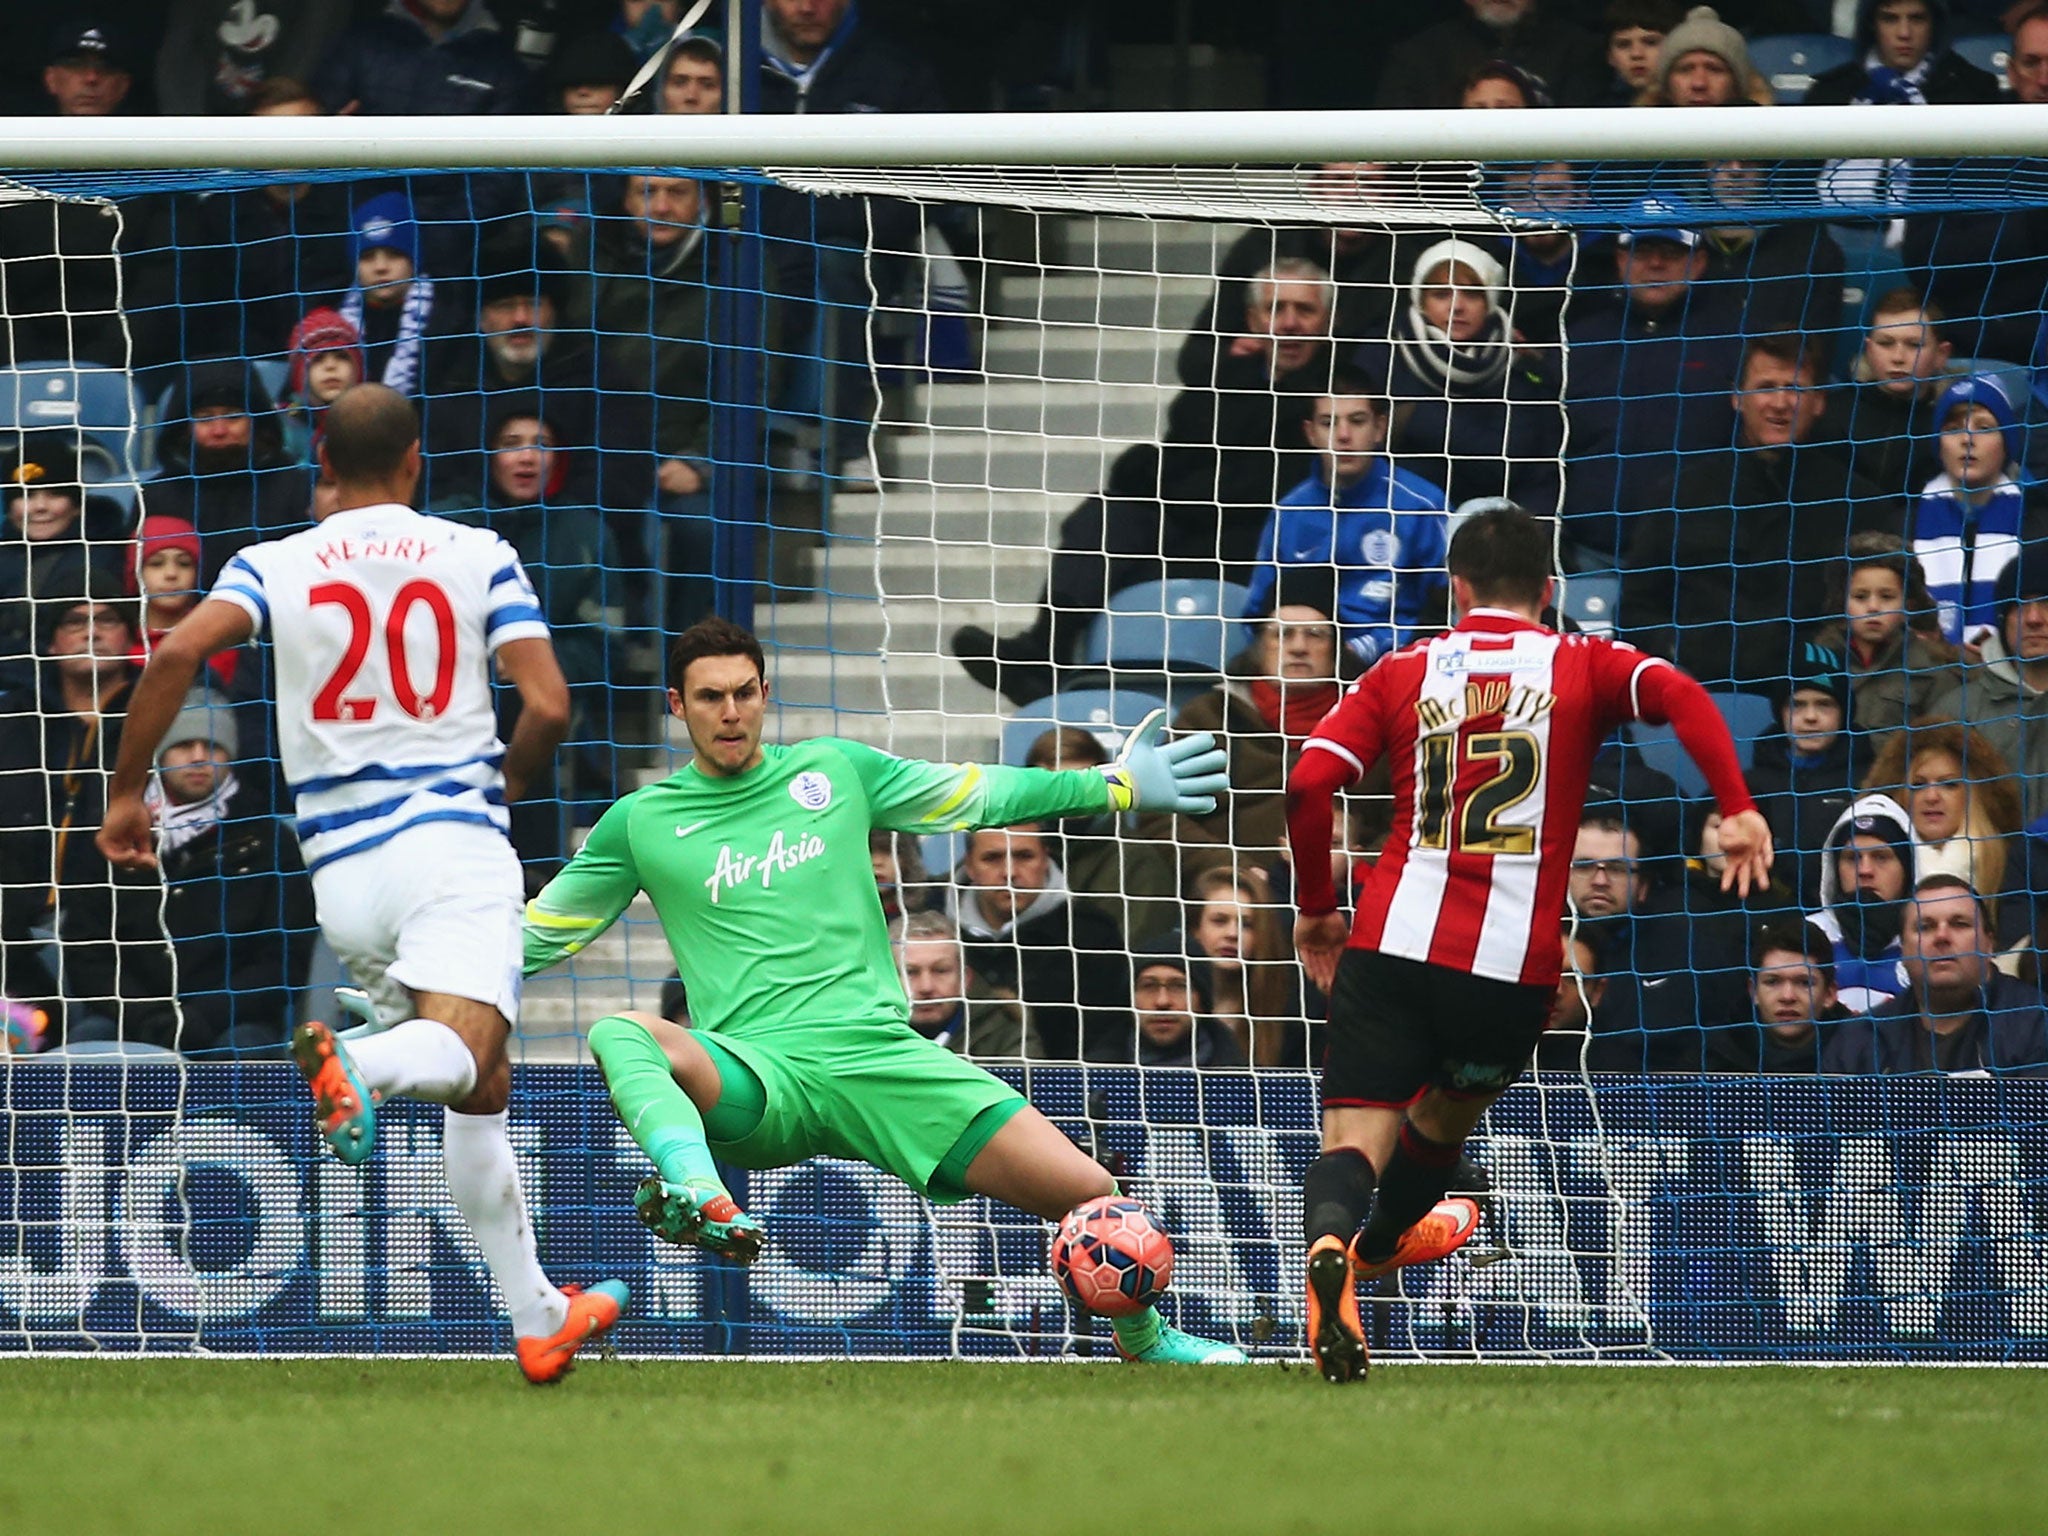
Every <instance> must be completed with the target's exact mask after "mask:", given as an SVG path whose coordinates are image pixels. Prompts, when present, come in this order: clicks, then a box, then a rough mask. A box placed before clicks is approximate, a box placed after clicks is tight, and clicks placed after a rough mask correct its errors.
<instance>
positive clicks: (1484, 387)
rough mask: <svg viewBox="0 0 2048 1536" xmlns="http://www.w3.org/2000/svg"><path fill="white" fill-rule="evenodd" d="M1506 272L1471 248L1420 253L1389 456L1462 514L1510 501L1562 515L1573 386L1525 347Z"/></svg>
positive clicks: (1463, 243)
mask: <svg viewBox="0 0 2048 1536" xmlns="http://www.w3.org/2000/svg"><path fill="white" fill-rule="evenodd" d="M1506 285H1507V272H1506V270H1505V269H1504V268H1503V267H1502V266H1501V264H1500V262H1499V261H1498V260H1496V259H1495V258H1494V256H1493V254H1492V253H1491V252H1490V251H1487V250H1486V249H1485V248H1483V247H1481V246H1478V245H1475V244H1474V243H1473V242H1471V241H1469V240H1440V241H1438V242H1437V243H1436V244H1435V245H1432V246H1430V247H1428V248H1427V249H1425V250H1424V251H1422V252H1421V254H1420V255H1418V256H1417V257H1416V259H1415V266H1414V268H1413V269H1412V271H1411V272H1410V274H1409V279H1408V301H1407V303H1406V305H1404V306H1403V309H1402V312H1401V315H1400V317H1399V318H1398V320H1397V321H1396V324H1395V337H1394V366H1393V371H1392V374H1391V376H1390V378H1389V381H1388V385H1387V392H1388V394H1389V395H1391V396H1392V397H1393V406H1394V416H1393V429H1392V431H1391V433H1390V434H1389V436H1388V439H1387V448H1388V451H1389V452H1390V453H1391V454H1392V456H1393V458H1394V460H1395V461H1396V462H1397V463H1399V464H1400V466H1401V468H1402V469H1403V470H1404V471H1406V472H1407V473H1408V474H1411V475H1414V476H1416V477H1417V478H1419V479H1421V480H1425V481H1428V482H1429V483H1430V484H1432V485H1438V486H1441V487H1442V488H1443V491H1444V496H1445V499H1446V501H1447V503H1448V504H1449V505H1451V506H1454V507H1455V506H1457V505H1459V504H1460V503H1462V502H1467V501H1472V500H1474V499H1476V498H1481V497H1495V496H1505V497H1507V498H1508V499H1510V500H1512V501H1514V502H1515V503H1516V504H1517V505H1519V506H1521V507H1522V508H1523V509H1524V510H1525V511H1528V512H1532V513H1534V514H1536V515H1537V516H1538V517H1550V516H1553V515H1555V513H1556V511H1557V499H1558V479H1559V475H1558V465H1557V456H1558V450H1559V449H1560V448H1561V447H1562V446H1563V442H1564V409H1563V405H1562V402H1561V399H1560V395H1561V388H1562V386H1561V385H1560V383H1559V380H1558V377H1557V373H1556V371H1555V369H1554V368H1553V367H1552V366H1551V364H1550V362H1549V360H1548V359H1547V358H1546V357H1545V356H1544V354H1542V353H1540V352H1537V351H1534V350H1529V349H1524V348H1519V347H1517V346H1516V345H1515V333H1514V318H1513V316H1512V315H1511V314H1510V313H1509V311H1508V307H1507V286H1506Z"/></svg>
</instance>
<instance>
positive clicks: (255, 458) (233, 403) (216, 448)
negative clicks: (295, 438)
mask: <svg viewBox="0 0 2048 1536" xmlns="http://www.w3.org/2000/svg"><path fill="white" fill-rule="evenodd" d="M157 459H158V461H159V462H160V463H161V465H162V466H163V473H162V474H160V475H159V476H158V477H157V478H156V479H154V480H151V481H149V482H148V483H147V485H145V486H144V488H143V492H142V496H143V504H144V507H145V509H146V510H147V511H148V512H149V513H150V514H151V515H152V516H163V517H179V518H183V519H184V520H185V521H186V522H188V523H190V524H191V525H192V526H193V527H195V528H197V529H198V530H199V552H200V583H201V585H202V586H208V587H210V586H212V585H213V580H214V577H215V576H216V575H218V574H219V572H220V568H221V567H222V566H223V565H225V564H226V563H227V561H228V558H229V557H230V556H231V555H233V554H234V553H235V551H237V550H239V549H241V548H242V547H244V546H245V545H248V544H253V543H254V542H256V541H257V540H258V539H269V538H276V537H277V536H278V535H279V534H282V533H287V532H289V531H291V530H292V529H294V528H300V527H304V526H305V525H306V524H307V523H309V522H310V521H311V520H312V514H311V511H310V508H311V506H312V502H313V481H312V476H311V475H310V474H308V473H307V471H306V469H305V467H304V466H303V465H302V464H300V463H299V461H298V459H297V458H296V457H295V456H294V455H293V454H292V453H291V452H290V451H289V450H288V449H287V448H286V447H285V445H284V427H283V424H282V422H281V421H280V419H279V417H278V413H277V402H276V401H274V400H272V399H271V398H270V391H269V390H267V389H265V388H264V387H263V381H262V380H261V379H259V378H258V377H257V376H256V372H255V370H254V369H253V368H251V367H250V366H249V365H248V364H247V363H245V362H238V361H231V360H227V359H222V360H220V361H217V362H205V363H194V364H193V365H192V367H191V368H190V369H189V370H186V371H185V372H183V373H182V374H181V375H180V377H179V379H178V381H177V383H175V384H174V385H173V386H172V387H171V394H170V400H169V403H168V404H167V405H166V407H165V409H164V428H163V431H162V432H161V433H160V434H159V435H158V437H157Z"/></svg>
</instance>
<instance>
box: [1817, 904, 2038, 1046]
mask: <svg viewBox="0 0 2048 1536" xmlns="http://www.w3.org/2000/svg"><path fill="white" fill-rule="evenodd" d="M1901 939H1902V944H1901V951H1902V953H1901V960H1900V965H1901V967H1902V968H1903V970H1904V972H1905V977H1906V983H1907V985H1906V988H1905V990H1903V991H1902V992H1900V993H1899V995H1898V996H1896V997H1894V998H1892V999H1891V1000H1890V1001H1888V1002H1885V1003H1882V1004H1880V1005H1879V1006H1878V1007H1876V1008H1874V1009H1872V1010H1871V1012H1870V1016H1869V1018H1868V1019H1867V1020H1850V1021H1848V1022H1846V1023H1844V1024H1841V1025H1839V1026H1837V1028H1836V1030H1835V1033H1834V1037H1833V1038H1832V1039H1831V1040H1830V1041H1829V1042H1828V1046H1827V1049H1826V1051H1825V1053H1824V1055H1823V1057H1822V1068H1823V1070H1825V1071H1827V1072H1831V1073H1839V1074H1843V1075H1851V1076H1860V1075H1868V1074H1872V1073H1893V1072H1942V1073H1949V1074H1965V1075H1968V1076H1973V1077H1974V1076H1978V1075H1982V1074H1992V1075H1996V1076H2007V1075H2012V1076H2019V1077H2044V1076H2048V1017H2044V1015H2043V1012H2042V1006H2041V991H2040V988H2038V987H2036V986H2033V985H2030V984H2028V983H2025V982H2021V981H2017V980H2015V979H2014V978H2012V977H2010V976H2006V975H2002V974H2001V973H2000V972H1999V971H1998V970H1997V969H1996V968H1994V966H1993V965H1992V960H1991V953H1990V951H1991V947H1992V939H1991V917H1990V914H1989V912H1987V911H1986V909H1985V902H1984V898H1983V897H1982V896H1980V895H1979V894H1978V893H1977V892H1976V891H1974V890H1972V889H1971V888H1970V885H1969V882H1968V881H1966V880H1963V879H1961V878H1960V877H1958V876H1955V875H1949V874H1935V875H1927V876H1924V877H1922V878H1921V879H1919V880H1917V881H1915V882H1914V885H1913V894H1912V897H1911V899H1910V900H1909V901H1907V902H1906V903H1905V920H1904V923H1903V924H1902V928H1901Z"/></svg>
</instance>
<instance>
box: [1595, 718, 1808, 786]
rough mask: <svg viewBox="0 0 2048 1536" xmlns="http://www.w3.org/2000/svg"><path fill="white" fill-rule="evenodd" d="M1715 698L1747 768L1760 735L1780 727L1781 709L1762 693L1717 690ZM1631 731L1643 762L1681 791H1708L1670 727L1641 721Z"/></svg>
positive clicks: (1704, 780) (1740, 759) (1630, 735)
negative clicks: (1774, 707) (1775, 707)
mask: <svg viewBox="0 0 2048 1536" xmlns="http://www.w3.org/2000/svg"><path fill="white" fill-rule="evenodd" d="M1712 697H1713V700H1714V704H1715V706H1716V707H1717V708H1718V709H1719V710H1720V711H1721V718H1722V719H1723V720H1725V721H1727V722H1728V734H1729V735H1731V736H1733V737H1734V738H1735V756H1736V759H1737V760H1738V761H1739V762H1740V763H1741V764H1742V766H1743V768H1744V770H1745V771H1746V770H1747V769H1748V767H1749V765H1750V762H1751V760H1752V759H1753V758H1754V757H1755V755H1756V744H1757V740H1758V738H1760V737H1763V736H1768V735H1769V734H1770V733H1771V732H1772V731H1774V730H1776V729H1777V728H1778V716H1777V711H1776V710H1774V709H1772V708H1771V701H1770V700H1769V699H1767V698H1765V697H1764V696H1763V695H1761V694H1756V693H1730V692H1723V691H1717V692H1715V693H1714V694H1713V695H1712ZM1628 734H1629V739H1630V740H1631V741H1633V742H1634V743H1635V744H1636V746H1637V747H1639V748H1641V749H1642V754H1643V761H1644V762H1646V763H1648V764H1649V765H1650V766H1651V767H1652V768H1654V769H1656V770H1657V771H1658V772H1659V773H1661V774H1663V775H1664V776H1665V777H1666V778H1668V779H1670V780H1671V781H1672V782H1673V783H1675V784H1676V785H1677V786H1678V790H1679V793H1680V794H1683V795H1686V796H1689V797H1693V798H1697V797H1698V796H1701V795H1704V794H1705V793H1706V792H1707V781H1706V778H1705V777H1704V776H1703V775H1702V774H1701V773H1700V771H1699V769H1697V768H1695V767H1694V766H1693V761H1692V759H1691V758H1690V757H1688V756H1686V752H1685V748H1684V747H1682V746H1680V745H1679V744H1678V737H1677V735H1676V734H1675V733H1674V732H1673V731H1672V729H1671V727H1670V726H1668V725H1651V724H1649V723H1648V722H1646V721H1642V720H1638V721H1636V722H1635V723H1634V724H1633V725H1631V726H1630V727H1629V728H1628Z"/></svg>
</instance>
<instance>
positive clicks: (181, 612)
mask: <svg viewBox="0 0 2048 1536" xmlns="http://www.w3.org/2000/svg"><path fill="white" fill-rule="evenodd" d="M128 595H129V596H130V597H140V598H141V599H142V633H141V635H140V636H138V637H137V639H136V641H135V649H134V650H133V651H131V652H130V653H129V654H130V655H132V656H133V657H134V658H135V660H136V663H137V665H140V664H141V663H142V662H144V661H147V660H148V659H149V653H150V652H151V651H153V650H155V649H156V647H157V646H158V645H160V644H162V642H163V638H164V636H165V635H167V634H169V633H170V632H171V631H172V630H173V629H175V628H176V627H177V624H178V621H179V620H180V619H182V618H184V617H185V615H186V614H188V613H190V612H191V611H192V610H193V609H194V608H197V607H198V606H199V530H198V529H197V528H194V527H193V526H192V525H191V524H190V523H188V522H186V521H185V519H184V518H182V517H167V516H163V515H156V516H151V517H145V518H144V519H143V520H142V537H141V538H139V539H138V540H136V543H135V563H134V565H133V566H131V567H130V568H129V571H128ZM240 654H241V653H240V651H239V650H226V651H222V652H220V653H219V654H218V655H216V656H213V657H211V658H209V661H208V665H210V666H211V667H212V668H213V673H214V676H215V678H216V679H218V680H219V682H220V683H221V684H222V685H223V686H225V685H226V684H229V683H232V682H233V681H234V680H235V663H236V661H237V660H239V659H240Z"/></svg>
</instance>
